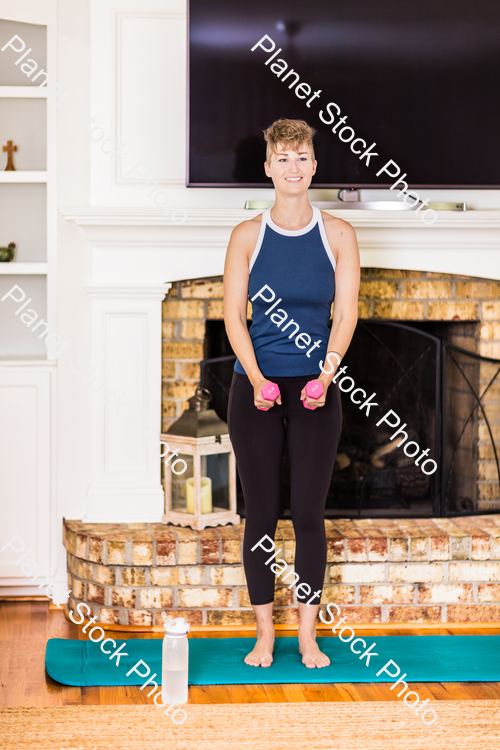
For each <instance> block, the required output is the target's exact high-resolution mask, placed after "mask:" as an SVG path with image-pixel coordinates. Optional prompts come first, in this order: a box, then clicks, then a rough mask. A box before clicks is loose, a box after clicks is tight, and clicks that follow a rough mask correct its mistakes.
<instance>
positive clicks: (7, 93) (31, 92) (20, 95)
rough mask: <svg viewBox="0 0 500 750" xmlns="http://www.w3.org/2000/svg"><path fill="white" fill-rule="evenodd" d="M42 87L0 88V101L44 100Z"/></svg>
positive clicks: (44, 94) (44, 95)
mask: <svg viewBox="0 0 500 750" xmlns="http://www.w3.org/2000/svg"><path fill="white" fill-rule="evenodd" d="M46 98H47V88H46V87H45V86H44V87H42V88H40V87H39V86H0V99H46Z"/></svg>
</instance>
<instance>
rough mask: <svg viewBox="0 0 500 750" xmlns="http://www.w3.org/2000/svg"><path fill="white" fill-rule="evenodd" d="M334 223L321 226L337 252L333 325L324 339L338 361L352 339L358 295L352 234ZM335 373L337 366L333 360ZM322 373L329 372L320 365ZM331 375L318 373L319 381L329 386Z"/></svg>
mask: <svg viewBox="0 0 500 750" xmlns="http://www.w3.org/2000/svg"><path fill="white" fill-rule="evenodd" d="M338 221H339V220H338V219H337V220H336V222H335V223H334V222H332V223H330V222H325V229H326V233H327V237H328V240H329V242H330V245H331V247H332V248H335V249H336V251H337V265H336V268H335V304H334V306H333V321H332V329H331V331H330V338H329V339H328V351H329V352H331V351H333V352H337V353H338V354H339V355H340V357H341V358H342V357H343V356H344V354H345V353H346V351H347V349H348V348H349V344H350V343H351V339H352V336H353V334H354V331H355V329H356V323H357V322H358V294H359V279H360V261H359V249H358V242H357V240H356V232H355V231H354V229H353V228H352V226H351V225H350V224H348V223H347V222H345V221H342V222H341V223H340V226H339V225H338V223H337V222H338ZM331 359H332V361H333V362H334V363H335V370H337V368H338V364H337V361H336V359H335V358H331ZM323 368H324V369H325V370H329V369H331V367H329V366H328V364H327V363H323ZM333 375H334V373H333V372H332V373H331V374H330V375H326V373H321V376H320V379H321V380H324V381H325V382H327V383H328V384H330V383H331V381H332V378H333Z"/></svg>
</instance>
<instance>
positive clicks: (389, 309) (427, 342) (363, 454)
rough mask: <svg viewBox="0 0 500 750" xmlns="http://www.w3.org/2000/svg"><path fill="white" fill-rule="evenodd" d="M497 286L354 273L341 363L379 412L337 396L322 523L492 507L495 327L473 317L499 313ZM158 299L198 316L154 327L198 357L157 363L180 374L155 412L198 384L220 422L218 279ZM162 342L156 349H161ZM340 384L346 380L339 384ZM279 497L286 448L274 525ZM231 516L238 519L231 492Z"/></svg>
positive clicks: (226, 362)
mask: <svg viewBox="0 0 500 750" xmlns="http://www.w3.org/2000/svg"><path fill="white" fill-rule="evenodd" d="M497 286H499V285H498V283H497V282H488V281H481V280H477V279H471V280H469V279H467V278H466V277H460V276H456V277H453V276H450V275H446V274H433V273H424V272H417V271H391V270H383V269H363V272H362V283H361V290H360V304H359V312H360V321H359V323H358V326H357V329H356V332H355V334H354V337H353V341H352V344H351V346H350V348H349V351H348V352H347V354H346V357H345V359H344V361H343V363H342V364H343V365H346V366H347V371H346V372H345V376H350V377H351V378H352V379H353V380H354V381H355V387H359V388H363V390H364V391H366V393H367V394H368V395H370V394H372V393H375V394H376V396H375V397H374V399H373V400H374V401H375V402H376V403H377V404H378V408H377V410H376V411H375V410H373V411H372V412H371V413H370V415H368V416H366V414H365V413H364V411H360V408H359V406H357V405H356V404H354V403H353V402H352V401H351V399H350V397H349V394H348V393H344V394H343V396H342V404H343V412H344V419H343V430H342V435H341V440H340V445H339V450H338V456H337V461H336V465H335V469H334V472H333V476H332V482H331V486H330V491H329V494H328V498H327V503H326V517H327V518H332V519H334V518H376V517H385V518H391V517H392V518H398V517H414V518H418V517H431V516H432V517H440V516H458V515H473V514H476V513H485V512H489V511H491V512H493V511H498V509H499V507H500V493H499V484H498V481H499V474H500V470H499V463H498V455H497V448H496V446H495V440H497V441H498V438H499V435H500V432H499V431H500V426H499V416H500V415H499V411H500V409H499V401H498V400H497V399H499V398H500V376H499V370H500V360H499V359H498V358H497V357H498V355H500V350H499V345H498V344H496V337H497V336H498V335H499V333H498V330H497V329H498V328H499V327H500V326H499V324H498V323H489V322H484V321H489V320H491V318H492V317H495V316H496V317H500V316H499V315H498V311H497V306H498V303H496V302H491V301H489V300H490V299H491V298H492V297H494V295H497V296H499V295H498V290H497V289H496V287H497ZM184 300H186V301H184ZM188 300H189V301H188ZM164 304H165V307H164V313H167V314H166V315H164V318H170V317H171V316H172V314H173V313H179V314H180V315H189V316H198V318H197V319H196V321H195V320H194V319H193V318H191V317H190V318H188V319H187V320H182V318H181V319H180V320H177V321H176V322H175V323H174V322H173V321H172V320H164V331H165V329H166V327H167V326H170V328H169V332H170V333H171V334H173V335H174V336H175V333H176V332H180V333H181V335H184V340H185V338H186V334H187V336H189V335H192V334H193V333H196V335H197V337H198V339H197V341H196V342H195V341H194V340H191V341H190V343H189V344H188V343H187V342H186V344H185V346H193V347H197V351H198V352H199V357H198V361H197V362H196V363H195V362H189V363H188V362H179V361H177V362H174V363H168V367H170V370H168V369H167V363H166V362H165V359H164V372H170V373H172V374H175V375H180V374H181V373H187V374H189V376H190V377H189V379H184V380H183V379H181V378H177V379H176V381H175V382H172V380H171V378H168V377H167V378H166V379H164V415H165V414H166V413H168V414H169V416H170V415H171V416H172V417H174V416H175V415H176V414H177V413H180V409H182V408H184V407H183V403H182V402H180V399H179V397H178V398H177V403H176V404H175V407H176V408H174V404H173V403H172V399H171V398H170V399H169V398H168V397H167V398H165V396H166V394H170V393H175V394H179V395H180V394H182V393H184V391H185V394H186V396H188V395H191V390H194V386H195V384H196V382H199V380H200V379H201V382H202V384H203V385H204V386H205V387H207V388H209V390H210V391H211V392H212V394H213V404H212V405H213V407H214V408H215V410H216V411H217V413H218V414H219V416H220V417H221V418H222V419H224V420H226V419H227V400H228V392H229V385H230V382H231V377H232V370H233V364H234V354H233V352H232V350H231V347H230V344H229V341H228V340H227V336H226V334H225V328H224V323H223V320H222V284H221V278H220V277H218V278H216V279H206V280H205V279H200V280H197V281H186V282H180V283H179V284H178V285H175V286H174V288H173V289H172V292H171V295H169V299H168V300H167V301H166V302H165V303H164ZM250 317H251V307H250V305H249V318H250ZM488 339H493V341H489V340H488ZM169 346H170V347H171V346H172V344H170V343H166V342H165V344H164V352H165V351H168V347H169ZM198 367H199V369H198ZM348 388H349V382H348V380H347V383H346V385H345V387H344V388H343V389H344V390H347V389H348ZM167 405H168V406H167ZM384 417H385V419H383V421H382V422H380V423H379V424H377V422H379V420H381V419H382V418H384ZM398 429H399V430H401V431H400V432H399V434H398V435H395V433H396V432H397V430H398ZM391 436H392V437H393V439H392V441H391ZM401 441H404V442H403V443H402V444H401V445H398V444H399V443H400V442H401ZM407 446H408V447H407ZM410 446H411V447H410ZM415 450H417V453H416V455H415V456H413V453H414V452H415ZM422 452H425V453H424V456H423V457H422V458H421V459H420V461H418V456H419V455H420V453H422ZM416 462H418V465H416ZM423 468H424V471H423V470H422V469H423ZM288 497H289V466H288V459H287V456H286V453H285V455H284V457H283V466H282V499H281V513H280V515H281V518H283V519H287V518H289V517H290V511H289V505H288ZM238 512H239V513H241V514H242V515H243V516H244V504H243V499H242V495H241V488H239V503H238Z"/></svg>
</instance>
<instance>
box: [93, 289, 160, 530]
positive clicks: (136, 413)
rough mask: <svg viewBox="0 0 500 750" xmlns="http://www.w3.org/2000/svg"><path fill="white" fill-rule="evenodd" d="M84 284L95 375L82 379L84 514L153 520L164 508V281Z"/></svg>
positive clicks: (106, 519)
mask: <svg viewBox="0 0 500 750" xmlns="http://www.w3.org/2000/svg"><path fill="white" fill-rule="evenodd" d="M84 287H85V290H86V292H87V294H88V296H89V297H90V299H91V342H92V343H91V372H93V373H96V374H95V375H94V376H93V377H91V378H90V380H89V383H88V385H89V388H90V390H91V391H92V393H91V398H90V403H91V408H90V441H91V448H90V484H89V487H88V489H87V492H86V513H85V516H84V518H83V520H84V521H86V522H102V523H108V522H113V523H122V522H123V523H126V522H153V523H154V522H159V521H161V517H162V514H163V506H164V494H163V488H162V486H161V459H160V442H159V441H160V437H159V436H160V432H161V321H162V316H161V305H162V300H163V298H164V297H165V294H166V293H167V292H168V290H169V289H170V284H158V283H156V284H144V283H137V284H131V283H129V284H118V283H109V284H92V283H90V284H89V283H87V284H85V285H84ZM94 381H96V382H95V383H94ZM97 381H99V382H97ZM93 383H94V385H93Z"/></svg>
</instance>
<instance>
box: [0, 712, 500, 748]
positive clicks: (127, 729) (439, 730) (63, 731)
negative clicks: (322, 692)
mask: <svg viewBox="0 0 500 750" xmlns="http://www.w3.org/2000/svg"><path fill="white" fill-rule="evenodd" d="M429 705H430V706H432V707H433V708H434V710H435V711H436V713H437V714H438V717H439V718H438V720H437V721H436V722H435V723H434V724H433V725H432V726H430V727H426V726H424V725H423V724H422V722H421V721H420V719H419V718H418V717H416V716H415V715H414V714H413V713H412V712H411V711H410V710H409V709H408V708H406V707H405V705H404V704H403V703H400V702H397V703H395V702H392V701H387V702H385V701H377V702H371V701H370V702H366V703H341V702H338V703H272V704H267V703H259V704H255V703H254V704H231V705H194V704H188V705H187V706H185V708H186V711H187V713H188V719H187V721H186V722H185V723H184V724H182V725H180V726H177V727H176V726H175V725H174V724H173V723H172V722H171V720H170V719H169V718H168V717H166V716H165V715H164V714H163V713H162V712H161V710H160V709H159V708H156V707H155V706H152V705H139V706H123V705H121V706H61V707H57V708H4V709H1V710H0V747H1V748H2V750H19V749H20V748H22V750H160V748H161V750H194V749H195V748H200V750H247V749H248V750H250V748H252V750H253V748H256V750H260V749H261V748H262V750H298V749H299V748H300V749H302V748H304V749H305V748H307V750H327V749H328V750H450V749H451V750H486V749H488V750H497V748H499V747H500V701H432V702H431V703H430V704H429Z"/></svg>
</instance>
